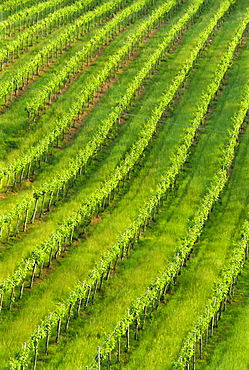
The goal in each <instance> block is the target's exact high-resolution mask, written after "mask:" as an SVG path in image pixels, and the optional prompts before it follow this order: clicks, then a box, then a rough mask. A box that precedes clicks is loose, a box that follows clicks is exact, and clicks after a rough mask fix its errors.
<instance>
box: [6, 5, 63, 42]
mask: <svg viewBox="0 0 249 370" xmlns="http://www.w3.org/2000/svg"><path fill="white" fill-rule="evenodd" d="M61 3H64V0H48V1H45V2H43V3H38V4H35V5H33V6H32V7H30V8H27V9H24V10H20V11H19V12H17V13H15V14H13V15H11V16H10V17H8V18H7V19H5V20H4V21H3V22H1V23H0V33H1V31H3V30H4V32H5V33H4V34H5V36H6V35H7V34H9V35H10V34H11V33H12V32H13V31H14V29H15V24H16V23H19V25H16V27H18V28H19V31H20V29H21V27H23V26H24V24H23V23H24V22H25V24H26V23H27V24H28V27H29V26H30V25H31V24H32V23H34V22H38V20H39V15H41V16H42V17H45V16H46V15H47V14H48V13H51V12H54V11H55V10H56V7H57V5H58V4H60V5H61ZM0 11H1V8H0ZM44 13H45V14H44ZM31 16H33V22H31V19H29V17H31ZM7 31H9V32H7Z"/></svg>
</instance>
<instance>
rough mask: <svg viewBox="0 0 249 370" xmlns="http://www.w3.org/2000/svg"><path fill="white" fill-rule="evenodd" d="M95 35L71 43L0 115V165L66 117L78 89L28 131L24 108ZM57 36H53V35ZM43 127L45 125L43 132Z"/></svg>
mask: <svg viewBox="0 0 249 370" xmlns="http://www.w3.org/2000/svg"><path fill="white" fill-rule="evenodd" d="M139 22H140V21H139ZM97 28H98V27H96V29H97ZM60 32H63V30H60ZM95 32H96V31H95V29H94V30H91V31H90V32H89V33H87V34H85V35H83V36H81V37H80V40H78V41H76V42H75V43H74V44H71V47H70V48H68V49H67V50H66V52H65V53H63V54H62V55H59V57H58V58H56V61H50V63H49V68H45V72H44V73H42V75H41V76H39V78H38V79H36V80H35V81H34V82H33V83H31V84H29V86H28V88H27V90H26V92H25V94H21V96H20V97H19V98H18V99H15V100H14V102H13V103H12V105H11V107H10V109H7V110H6V111H5V112H4V114H2V115H1V116H0V123H1V137H2V150H1V153H2V154H1V155H2V156H3V157H2V160H3V162H2V165H3V166H6V164H7V163H11V162H12V161H13V159H14V158H16V157H18V155H20V150H21V152H22V153H24V152H25V150H27V148H29V147H30V146H31V145H34V143H36V142H37V141H39V139H40V138H41V135H45V134H46V132H47V130H51V125H52V124H53V123H55V121H56V118H60V117H61V116H62V115H63V114H66V109H67V108H68V107H70V104H71V101H70V99H77V92H79V90H77V89H76V94H75V95H74V96H71V95H70V94H72V89H71V91H70V92H69V97H68V96H67V95H65V98H67V97H68V100H64V101H62V102H61V104H59V108H58V109H56V107H57V106H55V109H54V108H53V109H51V110H48V112H46V114H45V115H44V116H43V119H41V120H39V123H37V124H36V126H35V127H32V130H29V131H27V126H28V115H27V111H26V109H25V108H26V104H27V102H28V101H29V100H30V99H31V100H32V97H33V96H35V94H36V89H38V90H39V89H43V88H44V85H46V82H47V81H48V80H49V79H50V77H51V74H52V75H53V74H54V73H55V72H56V70H58V68H62V65H63V64H65V63H66V61H67V60H68V59H69V58H70V57H72V56H73V55H74V54H75V53H76V52H77V51H79V50H80V49H82V48H83V47H84V44H85V43H86V42H87V41H89V40H90V39H91V38H92V36H93V35H94V34H95ZM58 35H59V33H58ZM58 35H57V34H56V35H55V36H58ZM120 36H121V37H119V39H120V38H122V33H121V34H120ZM53 39H54V37H48V39H46V42H45V41H42V42H41V43H39V44H38V45H36V46H35V47H34V48H32V49H31V52H28V53H25V54H23V55H22V56H21V57H20V60H19V59H18V60H17V61H16V63H14V64H13V65H12V67H10V69H7V70H6V72H5V73H3V74H2V75H1V77H2V78H3V79H5V78H7V79H9V78H10V77H11V74H12V73H13V72H14V71H15V70H16V68H18V65H20V66H22V65H23V64H24V63H25V62H28V61H30V58H31V57H32V55H36V54H37V52H38V51H41V50H42V49H43V47H44V46H46V43H47V42H49V40H53ZM83 78H84V77H83ZM81 83H82V81H81ZM78 85H79V83H78ZM75 86H77V85H75ZM53 107H54V106H53ZM49 113H50V114H49ZM9 122H12V123H13V124H12V125H11V126H10V125H9ZM43 125H45V129H44V127H43ZM37 128H40V131H39V132H38V133H36V132H35V131H36V130H37ZM0 140H1V139H0ZM0 145H1V141H0ZM15 149H17V150H15ZM12 152H13V154H12ZM6 161H7V163H6Z"/></svg>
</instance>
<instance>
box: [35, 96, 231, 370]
mask: <svg viewBox="0 0 249 370" xmlns="http://www.w3.org/2000/svg"><path fill="white" fill-rule="evenodd" d="M231 95H232V94H231ZM231 95H230V99H232V96H231ZM224 99H225V97H223V100H224ZM233 108H234V105H233ZM230 110H232V108H231V107H230ZM226 113H227V114H228V112H226ZM229 114H232V113H231V112H229ZM223 118H224V117H223ZM222 121H223V120H222V119H221V120H220V124H221V122H222ZM211 127H212V126H211ZM211 127H210V128H211ZM218 128H220V127H217V129H218ZM211 136H212V137H211V138H210V136H209V135H207V134H204V135H203V136H202V137H201V138H200V143H199V145H198V147H197V149H196V153H195V155H194V157H195V159H194V162H195V163H194V164H195V165H193V166H191V169H189V170H188V171H187V173H186V174H185V175H184V176H183V178H181V179H180V180H181V181H180V185H179V189H178V191H177V193H176V194H175V195H174V196H175V198H174V199H170V200H169V201H168V202H166V205H165V207H164V211H163V212H162V213H161V214H160V216H159V218H158V219H157V222H156V225H155V226H153V227H152V228H151V229H150V231H151V234H150V232H149V231H148V232H147V233H146V237H145V238H143V240H142V241H141V242H140V243H139V245H138V250H136V251H135V252H134V254H133V255H132V257H131V258H130V259H129V260H128V261H127V262H124V263H122V266H121V268H120V269H118V270H117V273H116V274H115V275H114V277H113V279H112V280H111V281H110V283H108V287H107V288H106V289H105V290H104V292H102V294H101V300H100V301H99V302H98V304H97V305H94V306H93V308H92V309H89V310H87V311H86V312H85V313H83V314H82V317H81V320H80V321H79V322H78V321H77V323H75V325H73V327H72V328H71V329H70V331H69V334H67V335H66V336H65V338H64V341H63V342H62V343H61V347H60V349H59V350H58V345H56V346H54V347H53V348H52V349H50V351H51V355H50V356H49V357H48V358H47V359H46V357H44V358H43V360H44V361H45V363H46V364H47V365H45V364H44V363H43V362H42V361H41V364H40V366H41V368H44V369H49V370H52V369H55V368H59V369H64V368H67V369H74V368H77V367H78V368H84V367H85V366H86V365H88V364H89V362H90V361H91V357H93V356H94V354H95V353H96V347H97V345H98V344H100V343H101V340H102V341H103V339H102V338H104V337H105V336H106V333H108V332H110V327H113V326H115V323H116V321H118V319H119V318H120V316H121V315H122V313H123V312H124V309H125V307H126V308H127V307H129V304H130V303H131V302H132V301H133V300H134V299H135V298H136V297H137V296H138V295H140V294H141V293H142V292H143V290H144V289H145V287H146V286H148V285H149V283H150V282H151V281H152V280H153V277H154V278H155V277H156V276H157V274H158V271H159V270H161V269H162V268H163V267H164V266H165V264H166V263H168V262H169V261H170V259H171V257H172V255H173V253H174V251H175V249H176V245H177V244H178V243H179V239H182V237H183V236H184V233H185V232H186V229H187V226H188V220H189V218H191V215H193V214H194V212H195V210H196V207H197V205H198V202H200V200H201V199H202V196H203V193H202V192H201V191H200V189H201V186H200V185H201V184H203V187H204V188H205V187H206V186H205V185H206V183H207V178H205V176H204V175H203V174H204V171H205V169H206V173H209V171H208V170H210V169H212V170H214V168H215V165H214V164H215V163H214V162H213V163H212V161H211V160H210V161H209V166H207V164H206V161H205V160H204V161H203V162H202V161H201V163H200V158H201V157H202V156H204V157H206V158H205V159H206V160H207V158H208V157H209V154H210V153H211V154H214V153H215V150H216V152H217V147H218V146H219V145H220V144H221V140H220V137H219V135H215V134H214V135H211ZM207 142H208V149H206V150H204V151H203V148H205V146H206V145H207ZM211 148H212V149H211ZM162 156H163V153H162ZM211 158H215V155H213V156H212V155H211ZM191 162H192V161H191ZM191 164H192V163H191ZM216 166H217V162H216ZM147 170H148V169H147ZM145 171H146V169H145ZM210 172H211V171H210ZM200 174H202V175H201V176H200ZM143 178H144V179H145V181H146V176H144V177H143ZM176 195H177V196H176ZM199 262H200V261H199ZM196 267H197V264H195V266H194V269H196ZM212 277H213V274H212ZM184 288H185V289H186V285H184ZM172 300H173V301H174V297H173V298H172ZM188 303H189V302H188ZM204 303H205V302H204ZM169 304H171V303H169ZM178 305H179V303H178ZM184 307H185V308H186V306H184ZM88 316H89V317H88ZM152 325H157V324H156V323H155V322H154V321H153V324H152ZM156 327H157V326H156ZM157 329H158V327H157ZM68 335H69V336H70V343H68ZM148 343H150V342H148ZM148 345H149V344H148ZM173 345H174V344H173ZM82 349H84V350H82ZM146 350H148V348H146ZM62 353H63V356H62V355H61V354H62ZM76 354H77V355H76ZM140 354H141V353H140ZM142 356H143V357H142V358H145V357H146V355H145V352H144V353H142ZM157 356H158V357H160V355H159V354H158V353H157ZM145 361H146V359H145ZM139 362H140V363H141V357H140V356H139ZM162 363H163V362H162ZM129 366H130V365H128V368H129ZM137 366H139V365H138V363H136V364H135V366H134V368H136V367H137ZM144 366H145V364H144V363H143V362H142V364H141V365H140V368H143V367H144ZM152 366H153V365H152V363H151V364H150V368H152ZM114 368H115V367H114ZM148 368H149V367H148ZM162 368H163V367H162Z"/></svg>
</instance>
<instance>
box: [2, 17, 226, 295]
mask: <svg viewBox="0 0 249 370" xmlns="http://www.w3.org/2000/svg"><path fill="white" fill-rule="evenodd" d="M211 23H213V22H211ZM206 32H207V31H206V30H205V31H204V32H203V35H202V36H203V39H201V38H200V40H202V42H201V41H199V43H198V45H197V46H196V47H195V48H193V50H192V53H191V52H190V56H189V59H188V61H187V62H186V64H185V65H184V66H183V67H182V69H181V70H180V72H179V73H178V74H177V75H176V76H175V77H174V83H173V84H171V85H170V86H169V87H168V89H167V92H166V93H164V94H163V96H162V98H161V101H160V103H159V104H158V106H157V108H156V109H155V110H154V111H153V113H152V117H151V119H150V121H148V123H147V124H146V125H145V126H144V128H143V129H142V130H141V132H140V135H139V138H138V140H137V141H136V142H135V143H134V144H133V146H132V148H131V150H130V152H129V153H128V154H127V155H126V157H125V158H124V159H123V160H122V161H121V163H120V164H119V165H118V167H117V168H116V170H115V171H114V173H113V174H112V176H111V177H110V179H109V180H107V181H106V182H105V183H104V185H103V186H102V187H101V188H100V189H98V190H96V191H95V192H94V193H93V194H92V196H91V197H89V199H88V201H87V202H86V203H85V204H83V206H81V207H80V208H79V210H78V211H77V213H76V214H75V215H73V216H71V217H69V218H68V220H67V221H66V222H65V223H64V225H63V226H62V227H61V228H59V229H58V230H56V231H55V232H54V233H53V234H52V236H51V238H50V241H47V242H45V243H43V245H42V247H40V248H39V249H37V251H36V252H34V253H33V255H32V257H31V258H29V259H26V260H24V261H23V262H22V263H21V265H20V267H19V268H18V270H17V271H16V273H15V274H14V277H13V276H12V277H10V278H8V279H6V280H5V281H4V282H3V283H2V284H1V288H2V291H1V292H2V294H4V292H6V291H9V290H10V288H13V287H14V286H15V285H19V284H20V283H21V282H23V279H24V278H25V276H26V274H27V271H30V269H31V267H32V268H33V266H34V261H36V263H35V265H38V264H40V263H41V264H42V265H43V263H44V259H45V257H44V256H45V255H47V254H49V255H50V256H51V255H52V252H53V253H54V254H55V255H56V256H57V255H58V253H59V252H60V251H61V248H62V244H63V243H66V242H67V239H68V238H69V239H70V240H72V238H73V233H74V229H75V228H76V226H77V224H80V223H81V227H83V228H84V227H85V224H87V223H88V222H89V217H92V216H93V215H94V214H95V213H97V214H98V212H99V211H100V209H101V207H102V206H104V204H105V202H108V200H110V197H111V196H113V195H114V191H115V189H117V188H118V187H119V184H120V181H121V180H123V179H124V178H125V177H126V176H127V174H128V173H129V171H130V170H132V167H134V165H135V164H136V162H137V161H138V160H139V158H140V156H141V155H142V153H143V152H144V150H145V149H146V147H147V145H148V143H149V141H150V139H151V137H152V135H153V133H154V131H155V129H156V125H157V122H158V120H159V119H160V117H161V115H162V114H163V112H164V110H165V107H166V106H167V105H168V104H169V102H170V101H171V100H172V98H173V96H174V95H175V93H176V91H177V89H178V87H179V85H180V84H181V83H182V81H183V80H184V77H185V75H186V74H187V73H188V71H189V70H190V68H191V66H192V65H193V62H194V60H195V58H196V56H197V54H198V52H199V50H200V47H201V45H203V43H204V34H205V36H206V37H207V36H208V35H209V33H206ZM186 66H188V68H186ZM224 73H225V71H224V72H223V74H222V75H220V79H221V78H222V77H223V75H224ZM220 79H219V81H218V84H215V86H214V88H213V89H214V91H213V94H214V93H215V91H216V90H217V88H218V86H219V82H220ZM127 90H128V91H129V90H130V89H129V87H128V89H127ZM208 96H209V95H208ZM209 100H210V99H209ZM206 101H207V99H206V96H205V97H204V98H203V105H205V107H206V109H207V106H208V104H206ZM206 109H203V112H202V115H201V112H200V108H199V107H198V109H197V113H196V119H195V121H194V122H195V125H194V126H193V127H191V128H189V129H188V131H187V133H186V135H185V136H184V140H183V142H182V143H181V145H180V147H179V149H178V150H177V154H176V156H175V157H174V164H173V165H172V169H171V171H172V173H173V172H174V171H175V170H176V171H177V172H178V163H179V162H182V161H183V162H184V161H185V160H186V157H187V153H188V150H189V148H190V146H191V145H192V139H193V136H194V135H195V133H196V129H197V127H198V125H199V124H200V119H199V117H200V115H201V118H202V117H203V115H204V113H205V111H206ZM112 114H115V113H112ZM116 118H117V117H116ZM173 169H174V170H173ZM27 261H28V262H27ZM13 282H15V283H13ZM17 282H18V284H17Z"/></svg>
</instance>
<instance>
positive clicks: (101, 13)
mask: <svg viewBox="0 0 249 370" xmlns="http://www.w3.org/2000/svg"><path fill="white" fill-rule="evenodd" d="M121 1H122V0H116V1H112V2H107V3H105V4H103V5H100V6H99V7H97V8H95V9H94V10H93V11H89V12H88V13H86V14H84V16H82V17H81V18H80V19H79V20H78V22H77V23H75V24H74V25H70V26H68V27H67V28H66V29H64V30H63V32H62V33H61V34H60V36H59V37H58V38H56V39H55V40H52V41H51V42H50V43H49V44H48V45H47V46H46V47H44V48H43V49H42V50H41V51H40V52H38V53H37V54H36V56H35V57H34V58H33V59H32V60H31V61H30V62H28V63H26V64H25V65H24V66H22V67H19V68H18V69H17V71H16V72H15V74H14V75H13V76H12V79H11V80H7V81H5V82H3V84H2V86H1V90H0V99H2V100H4V101H5V102H6V100H7V97H8V96H9V95H10V96H11V100H12V95H13V94H16V93H17V91H18V90H19V89H22V88H23V87H24V85H25V81H26V83H28V81H29V80H30V79H31V78H33V77H34V76H35V74H38V72H39V69H40V68H41V67H43V66H44V64H45V63H46V62H47V63H48V61H49V58H51V57H52V58H53V57H54V55H55V54H56V57H57V56H58V53H59V52H61V51H62V50H63V48H64V47H65V46H67V45H68V43H69V39H72V37H73V38H77V37H78V35H79V33H80V32H84V31H85V29H84V28H85V26H86V25H87V26H89V27H90V22H91V21H92V20H93V21H96V19H97V18H99V17H101V18H103V17H105V16H106V15H108V14H109V12H110V11H111V10H117V8H118V7H119V6H120V2H121ZM147 1H148V0H147ZM151 1H152V0H151ZM124 11H125V10H124ZM135 11H136V10H135ZM130 17H131V15H130ZM130 17H129V20H130ZM132 17H133V18H134V15H132ZM118 18H119V17H115V19H117V20H118V21H119V19H118ZM114 23H115V22H114ZM109 26H110V28H109ZM79 27H80V28H79ZM91 27H92V25H91ZM106 28H107V29H108V28H109V29H108V31H109V33H110V32H112V36H113V33H114V32H115V25H114V26H113V27H112V22H111V23H110V22H108V23H107V24H106V25H105V26H104V28H103V29H101V30H100V31H99V32H97V34H96V36H95V37H93V38H92V39H91V41H89V42H88V43H87V46H86V47H84V48H83V50H82V51H79V52H78V53H76V55H75V56H74V57H72V58H71V60H70V61H69V62H68V63H67V65H66V66H65V67H64V68H63V71H65V76H66V78H69V77H70V76H71V75H72V74H73V73H75V72H76V69H79V68H80V66H82V59H83V60H84V57H85V58H87V59H89V58H90V57H91V56H92V55H93V54H94V52H95V51H96V50H97V49H98V47H99V43H100V41H102V40H105V38H106V37H107V35H108V32H106V33H105V32H104V30H105V29H106ZM102 30H103V31H102ZM80 62H81V63H80ZM56 76H57V74H55V77H53V81H54V80H56ZM46 89H47V87H45V90H46ZM45 90H44V91H45ZM40 95H41V94H40ZM44 103H45V101H44ZM29 106H30V107H29ZM33 106H34V103H32V102H30V103H28V105H27V110H28V112H29V119H30V117H31V116H32V107H33Z"/></svg>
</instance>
